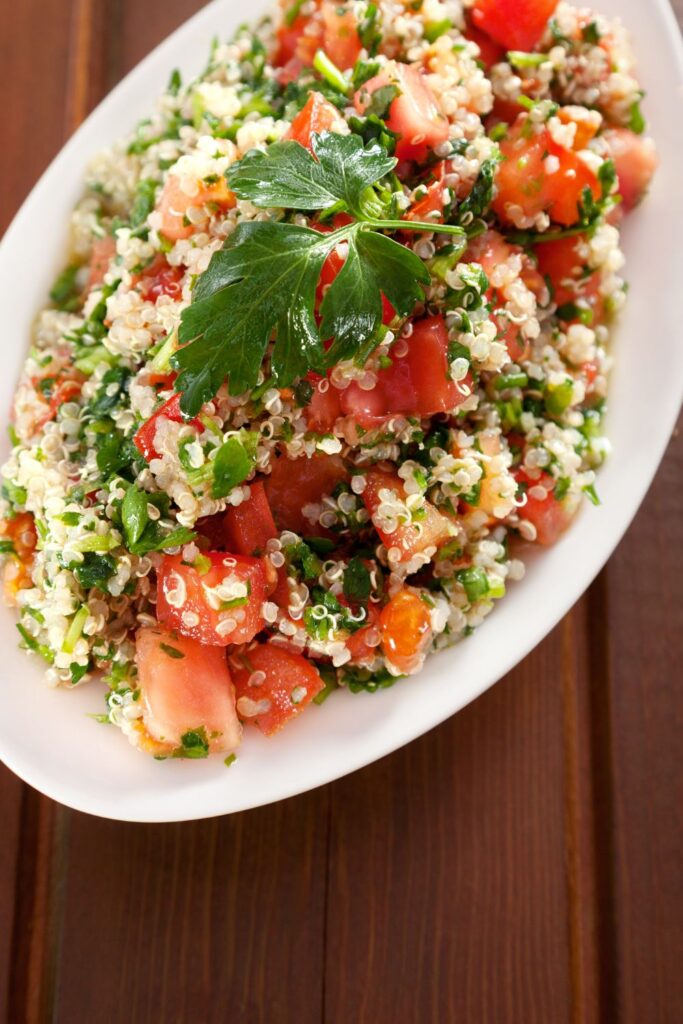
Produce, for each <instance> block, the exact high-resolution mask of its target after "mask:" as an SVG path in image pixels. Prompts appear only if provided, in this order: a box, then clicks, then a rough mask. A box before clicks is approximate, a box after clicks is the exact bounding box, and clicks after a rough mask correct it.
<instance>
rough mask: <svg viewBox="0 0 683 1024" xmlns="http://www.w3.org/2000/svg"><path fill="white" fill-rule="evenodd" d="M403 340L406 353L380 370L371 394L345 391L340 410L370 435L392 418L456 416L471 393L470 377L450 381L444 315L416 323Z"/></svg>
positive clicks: (352, 387)
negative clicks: (443, 414)
mask: <svg viewBox="0 0 683 1024" xmlns="http://www.w3.org/2000/svg"><path fill="white" fill-rule="evenodd" d="M401 341H403V342H405V344H406V346H407V351H406V352H405V354H404V355H401V356H396V355H392V356H391V360H392V365H391V366H389V367H387V368H386V369H381V370H379V371H378V373H377V384H376V385H375V387H374V388H373V389H372V390H371V391H363V389H362V388H361V387H360V386H359V385H358V384H356V383H353V384H350V385H349V387H348V388H346V389H345V390H344V391H342V392H341V397H340V401H341V407H342V410H343V411H344V412H345V413H346V414H347V415H349V416H353V418H354V420H355V421H356V422H357V423H359V424H360V425H361V426H362V427H364V428H365V429H366V430H369V429H372V428H373V427H375V426H378V425H380V424H382V423H383V422H385V421H386V420H387V419H389V418H390V417H391V416H396V415H402V414H403V415H411V416H418V417H426V416H435V415H436V414H437V413H440V412H452V411H453V410H454V409H456V408H457V407H458V406H459V405H461V404H462V403H463V402H464V401H465V399H466V398H467V396H468V394H469V390H467V389H471V386H472V379H471V377H470V376H469V374H468V376H467V377H465V379H464V380H462V381H461V382H460V383H459V384H456V382H455V381H453V380H451V379H450V377H449V376H448V371H449V364H448V331H447V330H446V324H445V321H444V318H443V317H442V316H430V317H426V318H425V319H423V320H417V321H415V323H414V324H413V333H412V334H411V336H410V337H409V338H407V339H401ZM399 344H400V342H399Z"/></svg>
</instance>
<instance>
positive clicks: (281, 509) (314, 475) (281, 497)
mask: <svg viewBox="0 0 683 1024" xmlns="http://www.w3.org/2000/svg"><path fill="white" fill-rule="evenodd" d="M347 479H348V470H347V469H346V467H345V466H344V463H343V461H342V460H341V459H340V458H339V456H337V455H314V456H313V457H312V458H299V459H292V460H290V459H287V458H286V457H285V456H281V457H280V458H279V459H276V460H275V462H274V465H273V469H272V472H271V474H270V476H269V477H267V478H266V480H265V489H266V494H267V496H268V501H269V503H270V507H271V509H272V513H273V518H274V519H275V522H276V524H277V526H278V528H279V529H280V530H293V531H294V533H299V534H301V535H303V536H306V535H307V534H319V533H320V527H319V526H317V525H316V524H315V523H314V522H312V521H311V519H310V518H307V517H306V515H305V514H304V509H305V507H306V506H307V505H316V504H319V503H320V502H321V501H322V499H323V498H324V497H325V496H326V495H329V494H331V493H332V491H333V490H334V489H335V487H336V486H337V484H339V483H341V481H342V480H347Z"/></svg>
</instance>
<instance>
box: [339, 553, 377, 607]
mask: <svg viewBox="0 0 683 1024" xmlns="http://www.w3.org/2000/svg"><path fill="white" fill-rule="evenodd" d="M343 586H344V596H345V597H348V599H349V601H360V602H363V603H364V602H365V601H367V599H368V598H369V597H370V590H371V589H372V585H371V582H370V573H369V572H368V568H367V566H366V565H365V562H364V561H363V560H362V558H357V557H354V558H352V559H351V561H350V562H349V564H348V566H347V567H346V571H345V573H344V583H343Z"/></svg>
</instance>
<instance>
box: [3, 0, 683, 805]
mask: <svg viewBox="0 0 683 1024" xmlns="http://www.w3.org/2000/svg"><path fill="white" fill-rule="evenodd" d="M265 6H266V3H265V0H257V2H256V3H255V4H253V5H250V8H249V11H248V12H247V11H245V10H244V7H243V5H242V4H241V3H235V0H218V2H216V3H213V4H210V5H209V6H208V7H206V8H205V9H204V10H202V11H201V12H200V13H199V14H198V15H196V16H195V17H194V18H192V19H191V20H190V21H189V22H187V24H185V25H184V26H183V27H182V28H180V29H179V30H178V31H177V32H175V33H174V34H173V35H172V36H170V38H169V39H167V40H166V42H165V43H163V44H162V45H161V46H160V47H159V48H158V49H157V50H155V51H154V52H153V53H152V54H151V55H150V56H149V57H147V59H146V60H144V61H143V62H142V63H141V64H140V65H139V66H138V67H137V68H136V69H135V70H134V71H133V72H132V73H131V74H130V75H129V76H128V77H127V78H126V79H125V80H124V81H123V82H122V83H121V84H120V85H119V86H118V87H117V88H116V89H115V90H114V92H112V93H111V95H110V96H109V97H108V98H107V99H106V100H105V101H104V102H103V103H102V104H101V105H100V106H99V107H98V108H97V110H96V111H95V112H94V113H93V114H92V116H91V117H90V118H88V120H87V121H86V122H85V124H84V125H83V126H82V127H81V128H80V130H79V131H78V132H77V133H76V134H75V135H74V137H73V138H72V139H71V140H70V142H69V143H68V144H67V145H66V146H65V148H64V149H63V150H62V152H61V153H60V155H59V156H58V157H57V159H56V160H55V161H54V163H53V164H52V165H51V167H50V168H49V169H48V171H47V172H46V174H45V175H44V176H43V178H42V179H41V180H40V182H39V183H38V185H37V186H36V187H35V189H34V190H33V192H32V193H31V195H30V196H29V198H28V199H27V200H26V202H25V204H24V206H23V207H22V209H21V210H20V212H19V214H18V215H17V217H16V219H15V220H14V222H13V224H12V226H11V227H10V229H9V231H8V232H7V234H6V236H5V238H4V240H3V243H2V246H1V247H0V309H2V311H3V320H4V329H3V339H4V344H5V356H4V360H3V361H4V367H5V369H4V372H3V374H2V379H1V380H0V409H8V408H9V407H10V402H11V397H12V391H13V387H14V382H15V380H16V379H17V377H18V374H19V371H20V366H21V363H22V361H23V358H24V353H25V351H26V348H27V345H28V339H29V334H30V327H31V323H32V320H33V318H34V316H35V314H36V312H37V311H38V310H39V309H40V308H41V307H42V306H43V305H44V303H45V300H46V296H47V292H48V289H49V287H50V285H51V283H52V281H53V279H54V276H55V274H56V272H57V271H58V270H59V269H60V266H61V264H62V262H63V257H64V251H65V245H66V226H67V223H68V218H69V213H70V211H71V208H72V206H73V205H74V203H75V202H76V200H77V199H78V197H79V194H80V190H81V182H82V178H83V173H84V169H85V167H86V164H87V162H88V160H89V158H90V157H91V156H92V155H93V154H94V153H96V152H97V150H99V149H100V148H101V147H103V146H105V145H107V144H109V143H111V142H112V141H114V140H115V139H117V138H119V137H120V136H123V135H124V134H125V133H126V132H127V131H129V130H130V129H131V128H132V127H133V121H134V118H135V115H136V114H138V112H139V113H140V114H142V113H143V112H144V111H145V110H147V109H150V108H151V107H152V104H153V103H154V101H155V99H156V98H157V96H158V95H159V94H160V93H161V92H162V90H163V89H164V87H165V85H166V83H167V81H168V77H169V73H170V71H171V69H172V68H174V67H180V68H181V70H182V71H183V73H184V75H187V76H191V75H193V74H196V73H197V72H198V71H199V70H200V68H201V67H202V66H203V65H204V63H205V60H206V54H207V50H208V46H209V41H210V39H211V38H212V36H213V35H214V34H219V35H220V36H221V37H222V38H225V37H227V36H228V35H229V34H230V32H231V31H232V30H233V28H234V27H235V26H236V25H237V24H239V23H240V22H241V21H243V20H244V18H245V16H247V14H248V16H249V17H254V16H255V15H256V14H258V12H259V10H261V9H263V8H265ZM596 6H598V7H599V9H600V10H601V11H604V12H605V13H606V14H616V13H618V14H620V15H621V16H622V17H623V19H624V21H625V22H626V24H627V25H628V26H629V27H630V29H631V30H632V32H633V34H634V37H635V39H636V42H637V52H638V57H639V60H640V68H641V74H642V79H643V82H644V85H645V87H646V88H647V90H648V100H647V104H646V109H647V115H648V117H649V119H650V123H651V130H652V133H653V134H654V136H655V138H656V140H657V143H658V145H659V150H660V155H661V163H662V166H661V168H660V171H659V174H658V176H657V178H656V181H655V184H654V187H653V189H652V192H651V194H650V196H649V197H648V199H647V202H646V203H645V204H644V205H643V206H642V207H641V209H640V210H639V211H637V212H636V213H635V214H634V215H633V216H632V217H631V218H630V219H629V221H628V225H627V228H626V231H625V247H626V252H627V256H628V270H627V272H628V278H629V280H630V282H631V292H630V296H629V302H628V306H627V310H626V313H625V315H624V318H623V323H622V325H621V328H620V330H619V334H618V349H617V356H618V361H617V366H616V370H615V372H614V375H613V378H612V382H611V396H610V397H611V401H610V406H611V412H610V417H609V435H610V438H611V440H612V443H613V445H614V454H613V456H612V457H611V458H610V460H609V461H608V463H607V465H606V466H605V468H604V469H603V470H602V472H601V473H600V479H599V491H600V495H601V497H602V502H603V504H602V506H601V507H600V508H599V509H593V508H592V507H591V508H587V509H586V510H585V511H583V513H582V514H581V516H580V517H579V519H578V521H577V522H576V523H575V525H574V526H573V528H572V529H571V530H570V531H569V532H568V533H567V534H566V535H565V536H564V537H563V539H562V540H561V541H560V542H559V543H558V544H557V545H556V546H555V547H554V548H553V549H552V550H550V551H548V552H545V553H543V554H542V555H541V557H538V558H536V559H535V560H534V562H533V564H532V565H530V566H529V571H528V573H527V576H526V579H525V580H524V581H523V582H522V583H520V584H517V585H515V586H514V587H513V589H512V592H511V593H510V594H509V595H508V596H507V597H506V599H505V600H504V601H503V602H502V603H501V604H500V606H499V607H498V608H497V609H496V611H495V612H494V613H493V615H492V616H491V617H490V618H489V619H488V620H487V621H486V623H485V624H484V625H483V626H482V627H481V628H480V629H479V630H478V631H477V633H476V634H475V635H474V636H473V637H471V638H470V639H469V640H467V641H466V642H464V643H462V644H460V645H459V646H457V647H456V648H454V649H453V650H452V651H450V652H447V653H444V654H441V655H439V656H438V657H434V658H431V659H429V660H428V663H427V666H426V668H425V669H424V671H423V672H422V673H421V674H420V675H419V676H418V677H416V678H413V679H411V680H408V681H404V682H400V683H399V684H397V685H396V686H395V687H393V688H392V689H390V690H385V691H382V692H379V693H376V694H355V695H354V694H351V693H348V692H340V693H337V694H335V695H333V697H332V698H331V699H330V700H328V701H327V702H326V703H325V704H324V705H323V706H322V707H320V708H318V707H312V708H311V709H309V711H307V713H306V714H305V715H303V716H302V717H301V718H300V719H299V720H297V721H296V722H294V723H292V724H291V725H289V726H288V727H287V729H286V730H285V731H284V732H283V733H282V734H281V735H280V736H278V737H276V738H275V739H273V740H270V741H269V740H266V739H264V737H262V736H261V735H260V734H258V733H257V732H256V730H247V734H246V736H245V740H244V744H243V747H242V749H241V751H240V753H239V758H238V761H237V762H236V764H234V765H233V766H232V767H231V768H230V769H229V770H228V769H226V768H225V766H224V765H223V762H222V759H221V758H210V759H208V760H206V761H199V762H197V761H191V762H182V761H165V762H157V761H154V760H153V759H152V758H147V757H144V756H143V755H141V754H139V753H137V752H136V751H135V750H133V748H132V747H130V746H129V745H128V743H127V742H126V740H125V739H124V737H123V736H122V735H121V734H120V733H119V731H118V730H116V729H113V728H107V727H103V726H101V725H98V724H97V723H96V722H94V721H93V720H92V719H91V718H89V717H87V714H88V713H92V712H95V713H99V712H101V711H102V710H103V700H102V689H101V687H100V686H98V685H97V684H92V685H91V686H85V687H82V688H79V689H76V690H75V691H73V692H71V693H66V692H64V691H61V690H60V691H53V690H50V689H49V688H48V687H47V686H45V685H44V683H43V679H42V673H41V671H40V668H39V666H38V665H37V664H35V663H34V662H32V661H29V659H28V658H27V657H26V655H25V654H24V653H23V652H22V651H20V650H19V649H18V648H17V632H16V628H15V619H14V615H13V613H12V612H10V611H2V610H0V646H1V649H2V657H3V662H2V667H1V668H0V688H1V697H0V701H1V705H0V706H1V707H2V711H1V713H0V757H1V758H2V760H3V761H4V762H5V763H6V764H7V765H8V766H9V767H10V768H11V769H12V770H13V771H15V772H16V773H17V774H18V775H20V776H21V777H22V778H23V779H25V780H26V782H28V783H30V784H31V785H32V786H35V787H36V789H39V790H40V791H42V792H43V793H45V794H47V795H48V796H50V797H52V798H54V799H55V800H59V801H61V802H62V803H64V804H67V805H69V806H70V807H73V808H76V809H77V810H81V811H87V812H89V813H91V814H97V815H102V816H105V817H109V818H117V819H122V820H128V821H182V820H186V819H191V818H204V817H210V816H212V815H216V814H226V813H229V812H232V811H241V810H245V809H246V808H249V807H256V806H258V805H260V804H265V803H269V802H271V801H274V800H280V799H282V798H284V797H288V796H293V795H294V794H296V793H301V792H303V791H304V790H307V789H312V788H313V787H315V786H319V785H321V784H323V783H325V782H329V781H331V780H332V779H337V778H339V777H340V776H342V775H346V774H347V773H348V772H352V771H354V770H355V769H357V768H360V767H362V766H363V765H366V764H368V763H370V762H371V761H374V760H376V759H377V758H380V757H382V756H383V755H385V754H388V753H389V752H390V751H392V750H395V749H396V748H397V747H400V746H401V745H402V744H404V743H408V742H409V741H410V740H413V739H415V738H416V737H417V736H419V735H421V734H422V733H424V732H426V731H427V730H428V729H431V728H432V727H433V726H435V725H437V724H438V723H439V722H442V721H444V719H446V718H448V717H449V716H450V715H452V714H453V713H454V712H456V711H458V710H459V709H460V708H462V707H464V706H465V705H466V704H467V703H469V701H471V700H473V699H474V698H475V697H477V696H479V694H481V693H482V692H483V691H484V690H486V689H487V688H488V687H489V686H491V685H492V684H493V683H495V682H496V681H497V680H498V679H500V678H501V677H502V676H503V675H505V673H506V672H508V671H509V670H510V669H511V668H512V667H513V666H514V665H515V664H516V663H517V662H518V661H520V660H521V659H522V658H523V657H524V656H525V655H526V654H527V653H528V652H529V651H530V650H531V649H532V648H533V647H535V646H536V644H538V643H539V641H540V640H542V638H543V637H544V636H545V635H546V634H547V633H548V632H549V631H550V630H551V629H552V628H553V626H555V624H556V623H557V622H558V621H559V619H560V618H561V617H562V616H563V615H564V614H565V613H566V612H567V611H568V609H569V608H570V607H571V605H573V604H574V602H575V601H576V600H577V599H578V598H579V596H580V595H581V594H582V593H583V591H584V590H585V589H586V587H588V585H589V584H590V582H591V581H592V580H593V578H594V577H595V576H596V574H597V573H598V572H599V570H600V569H601V568H602V566H603V565H604V564H605V562H606V561H607V559H608V558H609V556H610V554H611V553H612V551H613V549H614V547H615V546H616V544H617V543H618V541H619V540H620V538H621V537H622V535H623V533H624V531H625V530H626V528H627V526H628V525H629V523H630V521H631V519H632V518H633V516H634V515H635V513H636V510H637V508H638V506H639V505H640V502H641V501H642V499H643V497H644V495H645V493H646V491H647V489H648V487H649V485H650V482H651V480H652V477H653V476H654V473H655V470H656V469H657V466H658V464H659V461H660V459H661V457H662V454H663V452H664V449H665V446H666V443H667V441H668V439H669V435H670V433H671V431H672V429H673V426H674V423H675V419H676V415H677V413H678V409H679V405H680V400H681V385H682V384H683V343H682V342H683V339H682V338H681V336H680V335H681V329H680V319H681V314H680V294H679V289H680V287H681V282H682V281H683V246H681V245H680V238H681V229H682V228H683V191H682V190H681V188H680V167H681V163H682V162H683V159H682V158H683V146H682V145H681V138H680V132H679V128H678V126H679V125H680V120H681V95H682V94H681V85H682V83H683V47H682V46H681V40H680V36H679V32H678V27H677V25H676V23H675V20H674V17H673V14H672V12H671V10H670V8H669V6H668V4H667V2H666V0H652V2H651V3H650V4H648V10H647V15H645V12H644V10H643V6H642V2H641V0H599V2H598V3H597V4H596ZM133 112H135V114H134V113H133ZM28 266H30V267H31V273H30V274H26V273H25V272H24V268H26V267H28ZM2 433H3V434H4V430H3V431H2ZM1 454H2V456H3V457H4V455H5V451H2V453H1Z"/></svg>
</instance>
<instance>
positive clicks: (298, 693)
mask: <svg viewBox="0 0 683 1024" xmlns="http://www.w3.org/2000/svg"><path fill="white" fill-rule="evenodd" d="M235 662H236V663H237V664H238V665H241V667H238V668H236V669H235V671H234V679H235V690H236V693H237V701H238V711H239V710H240V702H241V701H242V702H244V699H245V698H246V699H247V700H249V701H254V702H255V703H258V702H259V701H268V702H269V704H270V707H269V708H268V710H267V711H263V712H261V713H260V714H258V715H246V714H245V713H244V712H243V713H242V718H243V719H244V721H247V722H252V723H254V724H255V725H257V726H258V727H259V729H260V730H261V732H262V733H264V734H265V735H266V736H272V735H273V733H276V732H277V731H278V730H279V729H281V728H282V727H283V725H286V724H287V722H289V721H290V720H291V719H292V718H296V717H297V716H298V715H300V714H301V712H302V711H303V710H304V708H305V707H306V706H307V705H308V704H310V702H311V701H312V700H313V698H314V697H316V696H317V695H318V694H319V693H320V691H321V690H322V689H324V686H325V684H324V683H323V680H322V679H321V677H320V673H319V672H318V670H317V668H316V667H315V666H314V665H312V664H311V662H310V661H308V659H307V658H304V657H303V655H301V654H295V653H294V652H293V651H289V650H286V649H285V648H283V647H279V646H276V645H275V644H271V643H265V644H258V645H257V646H256V647H252V648H251V649H250V650H248V651H245V652H243V653H241V654H239V655H237V657H236V658H235ZM255 672H261V673H263V675H264V676H265V678H264V679H263V680H262V681H261V682H260V683H259V684H258V685H257V686H254V685H252V684H250V682H249V680H250V679H251V678H252V676H253V674H254V673H255ZM292 694H294V698H295V701H296V703H295V702H294V701H293V700H292ZM245 710H246V709H245Z"/></svg>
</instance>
